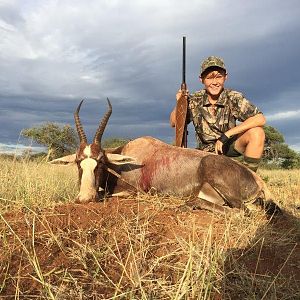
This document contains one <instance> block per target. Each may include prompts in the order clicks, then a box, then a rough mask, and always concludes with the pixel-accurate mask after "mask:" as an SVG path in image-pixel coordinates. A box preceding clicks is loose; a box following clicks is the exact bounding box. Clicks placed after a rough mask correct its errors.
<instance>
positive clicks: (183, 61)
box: [182, 36, 185, 84]
mask: <svg viewBox="0 0 300 300" xmlns="http://www.w3.org/2000/svg"><path fill="white" fill-rule="evenodd" d="M182 84H185V36H184V37H183V38H182Z"/></svg>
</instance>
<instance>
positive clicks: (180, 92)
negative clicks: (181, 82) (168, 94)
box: [176, 89, 189, 101]
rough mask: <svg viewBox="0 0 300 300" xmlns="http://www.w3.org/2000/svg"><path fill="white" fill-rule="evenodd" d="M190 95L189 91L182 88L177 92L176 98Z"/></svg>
mask: <svg viewBox="0 0 300 300" xmlns="http://www.w3.org/2000/svg"><path fill="white" fill-rule="evenodd" d="M188 95H189V91H188V90H186V91H182V90H181V89H180V90H179V91H178V92H177V94H176V100H177V101H178V100H179V99H180V98H181V97H182V96H188Z"/></svg>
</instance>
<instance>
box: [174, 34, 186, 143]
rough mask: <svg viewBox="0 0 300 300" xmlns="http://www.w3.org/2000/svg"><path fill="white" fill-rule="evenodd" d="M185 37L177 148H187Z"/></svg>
mask: <svg viewBox="0 0 300 300" xmlns="http://www.w3.org/2000/svg"><path fill="white" fill-rule="evenodd" d="M185 40H186V38H185V36H184V37H183V39H182V82H181V93H182V96H181V97H180V98H179V99H178V100H177V103H176V122H175V144H176V146H178V147H183V148H186V147H187V134H188V132H187V120H186V116H187V108H188V101H187V86H186V82H185Z"/></svg>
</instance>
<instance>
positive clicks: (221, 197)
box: [53, 99, 279, 212]
mask: <svg viewBox="0 0 300 300" xmlns="http://www.w3.org/2000/svg"><path fill="white" fill-rule="evenodd" d="M107 100H108V99H107ZM81 104H82V101H81V103H80V104H79V106H78V108H77V110H76V111H75V114H74V116H75V124H76V128H77V132H78V135H79V139H80V146H79V148H78V150H77V153H76V155H71V156H69V157H68V158H61V159H56V160H54V161H53V162H54V163H59V162H66V161H68V162H72V161H74V160H75V162H76V163H77V166H78V174H79V186H80V192H79V194H78V196H77V201H79V202H88V201H95V200H97V199H99V189H100V190H102V191H105V192H106V193H108V194H114V193H120V192H124V191H130V192H137V191H144V192H148V191H149V190H155V191H156V192H157V193H161V194H167V195H177V196H185V197H189V199H190V201H189V202H188V204H190V205H191V206H193V207H199V208H205V209H209V210H213V211H219V212H224V211H226V209H227V208H228V207H232V208H244V207H245V206H247V204H248V203H255V204H259V205H262V203H268V212H273V211H274V210H276V209H277V211H279V208H278V207H277V206H276V204H274V202H273V201H272V199H271V194H270V192H269V190H268V188H267V187H266V185H265V183H264V182H263V180H262V179H261V178H260V177H259V176H258V175H257V174H256V173H254V172H252V171H251V170H249V169H248V168H246V167H245V166H244V165H242V164H240V163H238V162H236V161H234V160H232V159H231V158H228V157H226V156H222V155H214V154H211V153H207V152H204V151H200V150H196V149H189V148H179V147H175V146H171V145H168V144H166V143H164V142H162V141H160V140H157V139H155V138H152V137H141V138H138V139H135V140H133V141H130V142H129V143H127V144H126V145H124V146H122V147H119V148H116V149H113V150H110V151H105V150H104V149H103V148H102V147H101V138H102V135H103V132H104V130H105V127H106V125H107V122H108V119H109V117H110V115H111V112H112V107H111V104H110V102H109V100H108V105H109V108H108V111H107V112H106V114H105V115H104V117H103V119H102V120H101V122H100V125H99V127H98V129H97V132H96V134H95V137H94V140H93V142H92V144H88V143H87V139H86V136H85V133H84V130H83V128H82V125H81V122H80V118H79V110H80V107H81ZM269 208H271V209H269Z"/></svg>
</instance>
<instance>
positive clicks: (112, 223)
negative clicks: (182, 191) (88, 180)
mask: <svg viewBox="0 0 300 300" xmlns="http://www.w3.org/2000/svg"><path fill="white" fill-rule="evenodd" d="M226 224H227V223H226V218H225V217H223V216H216V215H214V214H212V213H210V212H207V211H202V210H197V211H196V210H195V211H188V212H179V211H176V210H175V209H174V208H173V207H160V208H157V207H154V206H152V205H151V204H149V203H148V202H147V201H137V200H136V199H118V198H111V199H109V200H107V201H105V202H102V203H87V204H73V203H70V204H61V205H57V206H56V207H54V209H53V210H50V211H41V212H36V211H35V212H30V211H28V210H27V211H18V212H17V211H14V212H10V213H6V214H4V215H3V218H2V219H0V229H1V233H2V240H1V241H0V246H1V247H0V249H2V250H1V252H0V261H1V264H0V285H1V284H2V286H0V288H1V290H0V296H1V297H0V298H1V299H15V297H16V295H17V296H18V297H19V299H40V298H41V299H42V298H43V297H45V298H46V299H47V297H46V296H45V295H49V294H47V288H46V287H47V284H43V280H44V281H45V282H48V283H49V284H51V285H52V286H56V287H57V291H59V293H57V294H60V295H68V296H65V297H66V298H65V299H69V298H70V299H71V298H72V293H71V292H67V290H70V289H72V290H73V295H79V294H80V293H81V295H82V299H106V298H109V297H112V295H114V290H115V287H114V286H113V285H112V284H110V283H111V282H120V281H122V280H124V282H122V285H123V286H125V287H126V285H128V287H130V284H131V283H130V280H129V281H128V282H126V280H125V279H122V275H121V274H122V272H124V269H122V265H121V263H120V261H123V262H124V260H126V259H128V257H129V255H128V253H129V252H130V251H131V250H130V249H131V248H132V247H133V248H134V249H135V251H136V252H135V253H139V250H141V248H142V247H145V248H144V249H147V251H144V252H143V254H142V255H144V256H145V257H144V260H140V262H141V263H142V264H143V263H146V262H147V261H153V259H154V258H156V259H157V257H162V258H164V257H167V256H168V254H169V253H171V252H172V251H175V250H176V247H178V241H180V240H188V239H190V238H191V232H192V231H193V232H195V233H196V237H195V240H197V239H199V240H200V239H201V238H202V237H203V236H204V235H205V234H207V228H208V227H210V228H211V229H212V240H213V241H214V242H215V243H216V244H217V245H218V247H220V248H222V247H223V250H224V249H225V248H226V249H225V250H224V251H226V253H227V255H226V260H225V262H224V264H223V266H224V270H223V275H224V276H223V284H222V288H221V290H219V292H217V293H215V294H214V297H215V299H241V298H240V297H244V296H245V295H241V291H237V290H236V289H235V288H234V285H233V284H232V283H233V282H235V283H236V284H241V285H243V284H245V282H243V280H244V279H245V278H241V276H239V275H238V274H239V273H238V272H237V270H244V271H245V272H246V273H247V276H248V277H249V276H250V277H251V275H252V276H255V277H256V278H264V277H268V278H273V279H274V280H277V279H278V280H279V279H281V280H282V282H289V283H290V285H291V286H293V287H294V288H295V289H297V287H300V244H299V242H300V236H299V235H298V233H297V232H296V231H295V230H296V228H295V222H294V220H293V218H292V217H290V216H284V217H280V218H278V219H276V220H275V221H273V222H266V223H265V224H266V225H265V226H264V227H263V228H260V229H259V230H257V232H256V233H255V235H254V238H252V239H251V242H250V243H248V244H247V245H245V247H243V248H241V247H236V240H235V239H232V240H230V239H229V240H228V241H227V242H226V244H225V243H224V228H225V226H226ZM268 227H270V230H268ZM128 228H130V230H129V229H128ZM266 232H267V233H266ZM298 232H299V231H298ZM264 234H266V239H269V240H272V239H274V240H277V241H278V243H271V244H270V245H269V244H268V243H267V242H266V243H264V244H261V243H259V242H257V241H259V240H261V237H262V236H263V235H264ZM289 235H293V238H292V239H287V240H286V242H282V241H283V240H284V239H285V238H286V237H287V236H289ZM128 241H131V242H128ZM137 241H139V243H137ZM222 243H223V245H222ZM133 244H134V245H133ZM95 249H97V252H95ZM108 249H112V250H111V252H109V253H108V251H109V250H108ZM101 250H103V251H102V252H101ZM95 253H98V254H97V255H101V253H103V257H97V259H95ZM99 253H100V254H99ZM167 260H168V263H169V264H175V263H177V261H178V260H180V257H174V256H170V257H169V258H167ZM100 261H101V266H100V264H97V262H100ZM124 264H125V263H124ZM126 264H127V261H126ZM144 268H145V269H147V268H149V267H148V266H146V265H145V266H144ZM99 269H100V271H101V272H100V271H99ZM39 272H40V274H38V273H39ZM153 272H155V276H156V277H157V278H166V279H168V280H169V282H170V283H175V282H176V280H178V278H176V274H174V270H173V269H172V268H171V267H166V264H164V265H162V266H159V267H157V268H156V269H155V271H153ZM100 273H101V274H102V275H101V276H102V277H103V280H102V279H101V278H102V277H101V278H100V275H99V274H100ZM103 274H105V276H104V275H103ZM104 277H105V278H104ZM62 278H63V280H62ZM74 278H75V279H74ZM96 279H97V280H96ZM100 279H101V280H102V281H101V280H100ZM101 282H103V284H101ZM252 282H253V281H252ZM43 295H44V296H43ZM86 295H89V296H86ZM2 297H3V298H2ZM295 297H298V296H296V295H295ZM45 298H44V299H45ZM63 298H64V296H61V299H63ZM73 299H76V297H75V298H73ZM78 299H79V298H78ZM120 299H121V298H120ZM136 299H138V297H137V298H136ZM149 299H151V297H149ZM152 299H155V296H152ZM165 299H167V298H165ZM244 299H246V298H244ZM257 299H258V298H257ZM278 299H280V298H278ZM286 299H293V295H290V297H287V298H286ZM295 299H296V298H295ZM298 299H299V298H298Z"/></svg>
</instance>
